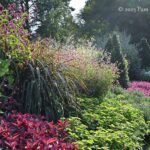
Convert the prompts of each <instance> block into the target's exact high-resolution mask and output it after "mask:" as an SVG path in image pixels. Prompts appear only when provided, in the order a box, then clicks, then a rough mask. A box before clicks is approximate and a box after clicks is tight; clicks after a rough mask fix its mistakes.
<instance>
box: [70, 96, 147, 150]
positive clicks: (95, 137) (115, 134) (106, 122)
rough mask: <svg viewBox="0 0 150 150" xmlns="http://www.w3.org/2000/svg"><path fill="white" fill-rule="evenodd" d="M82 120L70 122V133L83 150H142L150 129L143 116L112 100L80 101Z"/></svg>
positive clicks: (137, 111)
mask: <svg viewBox="0 0 150 150" xmlns="http://www.w3.org/2000/svg"><path fill="white" fill-rule="evenodd" d="M80 101H81V104H82V107H83V108H82V110H83V111H82V117H81V118H78V117H72V118H70V119H69V120H70V127H69V128H68V131H69V133H70V136H71V137H72V138H73V139H75V140H76V141H77V142H76V143H77V144H78V145H79V147H80V149H82V150H94V149H100V150H106V149H108V150H122V149H128V150H130V149H132V150H133V149H140V148H141V147H142V141H143V139H144V135H145V134H146V133H147V125H146V123H145V121H144V117H143V115H142V113H141V112H140V111H139V110H138V109H135V108H133V107H132V106H131V105H128V104H125V103H123V102H121V101H117V100H116V99H115V98H114V99H113V98H112V99H105V101H103V102H102V103H101V104H100V102H99V100H98V99H88V98H85V99H80Z"/></svg>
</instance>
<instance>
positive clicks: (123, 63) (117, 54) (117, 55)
mask: <svg viewBox="0 0 150 150" xmlns="http://www.w3.org/2000/svg"><path fill="white" fill-rule="evenodd" d="M106 50H107V51H108V52H111V62H112V63H116V64H117V65H118V69H119V71H120V77H119V83H120V85H121V86H122V87H124V88H127V87H128V83H129V77H128V62H127V60H126V59H125V57H124V56H123V53H122V49H121V44H120V41H119V36H118V35H116V34H114V35H113V37H110V39H109V40H108V42H107V44H106Z"/></svg>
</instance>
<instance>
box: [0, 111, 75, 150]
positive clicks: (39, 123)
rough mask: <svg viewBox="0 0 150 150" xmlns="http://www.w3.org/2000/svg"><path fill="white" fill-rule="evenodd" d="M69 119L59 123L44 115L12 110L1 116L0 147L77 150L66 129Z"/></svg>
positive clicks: (18, 149)
mask: <svg viewBox="0 0 150 150" xmlns="http://www.w3.org/2000/svg"><path fill="white" fill-rule="evenodd" d="M67 126H68V121H58V123H57V124H54V123H53V122H47V121H45V120H44V119H43V118H42V117H37V116H35V115H30V114H21V113H16V112H12V113H11V114H8V115H7V116H5V117H2V118H1V125H0V149H2V150H6V149H15V150H36V149H39V150H44V149H45V150H51V149H55V150H57V149H60V150H75V149H77V147H76V145H74V144H72V142H70V141H69V138H68V134H67V132H66V131H65V129H66V127H67Z"/></svg>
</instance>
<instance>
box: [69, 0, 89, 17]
mask: <svg viewBox="0 0 150 150" xmlns="http://www.w3.org/2000/svg"><path fill="white" fill-rule="evenodd" d="M86 1H87V0H71V2H70V6H71V7H73V8H75V11H74V12H72V15H73V16H75V15H76V14H78V13H79V12H80V10H81V9H82V8H83V7H84V5H85V2H86Z"/></svg>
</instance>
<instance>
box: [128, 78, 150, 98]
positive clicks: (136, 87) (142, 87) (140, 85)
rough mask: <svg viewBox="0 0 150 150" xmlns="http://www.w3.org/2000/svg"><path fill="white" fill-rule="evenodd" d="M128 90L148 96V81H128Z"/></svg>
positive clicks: (149, 83) (149, 90)
mask: <svg viewBox="0 0 150 150" xmlns="http://www.w3.org/2000/svg"><path fill="white" fill-rule="evenodd" d="M128 91H140V92H141V93H143V94H144V95H145V96H148V97H150V82H145V81H134V82H132V83H130V86H129V88H128Z"/></svg>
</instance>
